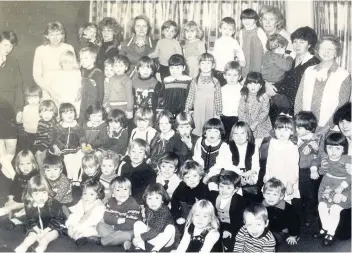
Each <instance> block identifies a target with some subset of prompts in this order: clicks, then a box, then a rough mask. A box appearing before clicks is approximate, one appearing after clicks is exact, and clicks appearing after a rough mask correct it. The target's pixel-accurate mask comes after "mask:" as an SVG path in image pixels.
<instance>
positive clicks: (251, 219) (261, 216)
mask: <svg viewBox="0 0 352 253" xmlns="http://www.w3.org/2000/svg"><path fill="white" fill-rule="evenodd" d="M243 220H244V223H245V225H244V226H243V227H242V228H241V229H240V231H239V232H238V234H237V235H236V239H235V246H234V249H233V252H275V238H274V236H273V234H272V233H271V232H270V231H269V229H268V224H269V220H268V212H267V210H266V208H265V206H264V205H262V204H255V205H251V206H249V207H247V208H246V209H245V210H244V213H243Z"/></svg>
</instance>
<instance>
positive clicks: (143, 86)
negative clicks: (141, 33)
mask: <svg viewBox="0 0 352 253" xmlns="http://www.w3.org/2000/svg"><path fill="white" fill-rule="evenodd" d="M136 69H137V73H136V74H135V75H134V76H133V77H132V87H133V89H134V92H133V94H134V109H135V110H137V109H138V108H141V107H145V108H149V109H152V111H153V112H154V113H155V111H156V109H157V108H158V107H159V104H160V101H159V100H160V98H159V97H160V94H159V93H160V92H161V90H162V85H161V83H160V82H159V81H158V80H157V79H156V78H155V73H156V65H155V63H154V61H153V60H152V59H151V58H149V57H148V56H143V57H141V58H140V59H139V61H138V64H137V67H136Z"/></svg>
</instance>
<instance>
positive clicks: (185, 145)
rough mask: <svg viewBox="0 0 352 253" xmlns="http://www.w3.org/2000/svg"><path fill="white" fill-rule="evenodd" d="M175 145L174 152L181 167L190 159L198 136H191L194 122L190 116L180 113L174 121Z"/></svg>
mask: <svg viewBox="0 0 352 253" xmlns="http://www.w3.org/2000/svg"><path fill="white" fill-rule="evenodd" d="M175 129H176V134H175V144H174V150H173V151H174V152H175V153H176V155H177V156H178V158H179V160H180V165H183V164H184V162H185V161H186V160H189V159H192V156H193V152H194V146H195V145H196V142H197V140H198V138H199V137H198V136H196V135H194V134H192V130H193V129H194V121H193V118H192V116H191V115H190V114H188V113H187V112H181V113H179V114H178V115H177V116H176V119H175Z"/></svg>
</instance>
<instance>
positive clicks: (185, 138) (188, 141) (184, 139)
mask: <svg viewBox="0 0 352 253" xmlns="http://www.w3.org/2000/svg"><path fill="white" fill-rule="evenodd" d="M181 141H182V142H183V143H184V144H186V145H187V148H188V149H192V147H193V145H192V139H191V137H190V136H181Z"/></svg>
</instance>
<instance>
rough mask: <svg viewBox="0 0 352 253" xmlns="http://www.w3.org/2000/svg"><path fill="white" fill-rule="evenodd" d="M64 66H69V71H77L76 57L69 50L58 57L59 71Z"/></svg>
mask: <svg viewBox="0 0 352 253" xmlns="http://www.w3.org/2000/svg"><path fill="white" fill-rule="evenodd" d="M64 64H69V65H70V66H71V70H78V69H79V66H78V63H77V59H76V56H75V54H74V53H73V52H72V51H70V50H67V51H65V52H63V53H62V54H61V56H60V66H61V69H64Z"/></svg>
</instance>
